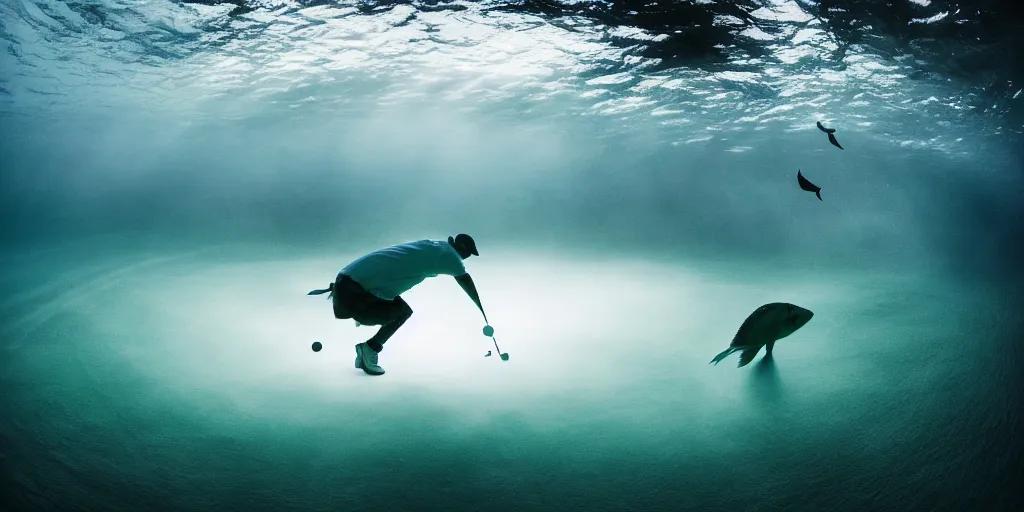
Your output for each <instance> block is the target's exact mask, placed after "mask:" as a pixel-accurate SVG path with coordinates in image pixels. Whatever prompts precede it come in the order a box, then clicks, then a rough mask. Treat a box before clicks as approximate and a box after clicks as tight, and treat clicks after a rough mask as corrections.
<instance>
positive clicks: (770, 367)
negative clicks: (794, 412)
mask: <svg viewBox="0 0 1024 512" xmlns="http://www.w3.org/2000/svg"><path fill="white" fill-rule="evenodd" d="M750 388H751V391H752V392H753V397H754V398H755V399H756V400H757V401H758V402H760V403H764V404H774V403H778V402H779V400H780V399H781V398H782V382H781V381H780V380H779V371H778V368H776V366H775V358H774V357H772V356H770V355H766V356H764V357H762V358H761V360H760V361H758V362H757V363H756V364H755V365H754V368H753V372H751V376H750Z"/></svg>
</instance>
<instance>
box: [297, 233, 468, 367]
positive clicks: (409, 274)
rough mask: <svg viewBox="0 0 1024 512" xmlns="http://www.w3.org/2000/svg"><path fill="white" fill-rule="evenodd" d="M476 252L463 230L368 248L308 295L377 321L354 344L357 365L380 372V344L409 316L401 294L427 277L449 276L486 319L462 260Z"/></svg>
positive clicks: (339, 313) (363, 320) (340, 313)
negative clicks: (330, 281) (372, 330)
mask: <svg viewBox="0 0 1024 512" xmlns="http://www.w3.org/2000/svg"><path fill="white" fill-rule="evenodd" d="M470 256H480V253H479V252H478V251H477V249H476V242H475V241H474V240H473V237H471V236H469V235H467V234H465V233H462V234H459V235H458V236H455V237H454V238H453V237H448V241H447V242H445V241H443V240H418V241H415V242H407V243H404V244H398V245H393V246H391V247H385V248H383V249H380V250H377V251H374V252H371V253H370V254H367V255H365V256H363V257H361V258H359V259H357V260H355V261H353V262H352V263H349V264H348V266H346V267H345V268H343V269H341V272H338V277H337V278H336V279H335V280H334V283H333V284H331V285H330V286H329V287H327V288H326V289H323V290H313V291H311V292H309V293H308V295H320V294H323V293H327V292H331V295H330V298H331V299H332V301H333V305H334V317H335V318H338V319H350V318H351V319H353V320H355V321H356V322H358V323H360V324H363V325H379V326H381V327H380V330H378V331H377V334H374V335H373V337H372V338H370V339H368V340H366V341H365V342H363V343H360V344H358V345H356V363H355V364H356V368H358V369H361V370H363V371H364V372H366V373H368V374H370V375H383V374H384V369H383V368H381V367H380V366H378V365H377V354H379V353H380V352H381V351H382V350H384V343H385V342H387V341H388V339H390V338H391V336H392V335H394V334H395V332H396V331H398V329H399V328H400V327H402V324H404V323H405V321H406V320H408V319H409V317H411V316H412V308H410V307H409V305H408V304H406V302H405V300H403V299H402V297H401V295H402V294H403V293H405V292H406V291H408V290H409V289H411V288H412V287H413V286H416V285H418V284H420V283H421V282H423V280H424V279H426V278H428V277H435V276H438V275H442V274H443V275H449V276H453V277H455V280H456V281H457V282H458V283H459V286H461V287H462V289H463V290H464V291H465V292H466V295H469V298H470V299H473V302H474V303H475V304H476V307H477V308H479V309H480V313H481V314H483V315H484V321H485V322H486V321H487V314H486V313H484V308H483V306H481V305H480V296H479V295H478V294H477V292H476V286H475V285H474V284H473V278H472V277H470V276H469V274H468V273H467V272H466V266H465V264H464V263H463V260H465V259H466V258H469V257H470Z"/></svg>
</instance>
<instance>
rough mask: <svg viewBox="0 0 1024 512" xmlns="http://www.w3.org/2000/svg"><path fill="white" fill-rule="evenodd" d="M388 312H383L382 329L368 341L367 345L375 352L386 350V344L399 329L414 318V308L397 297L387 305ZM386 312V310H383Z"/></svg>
mask: <svg viewBox="0 0 1024 512" xmlns="http://www.w3.org/2000/svg"><path fill="white" fill-rule="evenodd" d="M386 304H387V307H386V311H381V313H382V314H381V315H380V318H379V322H375V323H379V324H380V329H378V330H377V334H374V335H373V337H372V338H370V339H368V340H366V344H367V345H369V346H370V348H372V349H373V351H374V352H378V353H379V352H380V351H381V350H384V343H386V342H387V341H388V340H389V339H391V337H392V336H394V334H395V333H396V332H398V329H400V328H401V327H402V324H404V323H405V322H406V320H408V319H409V317H411V316H412V308H410V307H409V304H408V303H406V302H405V299H403V298H402V297H400V296H399V297H395V300H393V301H389V302H387V303H386ZM381 309H382V310H384V309H385V308H383V307H382V308H381Z"/></svg>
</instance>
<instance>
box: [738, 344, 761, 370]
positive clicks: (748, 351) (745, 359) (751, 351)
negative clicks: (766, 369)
mask: <svg viewBox="0 0 1024 512" xmlns="http://www.w3.org/2000/svg"><path fill="white" fill-rule="evenodd" d="M760 351H761V347H749V348H745V349H743V353H742V354H740V364H738V365H736V367H737V368H743V367H744V366H746V365H748V364H750V362H751V361H753V360H754V357H755V356H757V353H758V352H760Z"/></svg>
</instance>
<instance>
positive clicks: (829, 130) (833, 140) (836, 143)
mask: <svg viewBox="0 0 1024 512" xmlns="http://www.w3.org/2000/svg"><path fill="white" fill-rule="evenodd" d="M818 129H819V130H821V131H823V132H825V133H827V134H828V141H829V142H831V143H832V145H833V146H835V147H837V148H839V149H843V147H842V146H840V145H839V141H838V140H836V129H835V128H825V127H824V126H823V125H822V124H821V121H818Z"/></svg>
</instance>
